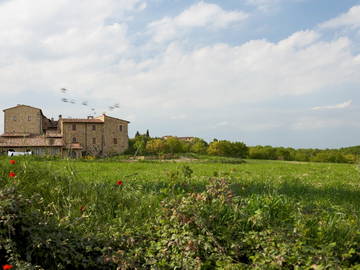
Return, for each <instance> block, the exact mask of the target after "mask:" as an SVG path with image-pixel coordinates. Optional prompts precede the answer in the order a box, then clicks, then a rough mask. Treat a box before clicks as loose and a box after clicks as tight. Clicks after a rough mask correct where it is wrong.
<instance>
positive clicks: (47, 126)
mask: <svg viewBox="0 0 360 270" xmlns="http://www.w3.org/2000/svg"><path fill="white" fill-rule="evenodd" d="M4 114H5V115H4V134H2V135H1V136H0V154H1V153H2V154H6V153H8V152H9V151H11V152H31V153H33V154H35V155H58V156H71V157H80V156H85V155H93V156H95V155H96V156H98V155H102V156H106V155H112V154H119V153H122V152H124V151H125V150H126V149H127V148H128V124H129V122H128V121H126V120H122V119H118V118H114V117H110V116H107V115H105V114H103V115H101V116H99V117H95V118H94V117H92V116H89V117H87V118H86V119H74V118H63V117H61V115H60V116H59V119H58V120H57V121H55V120H54V119H48V118H47V117H46V116H44V114H43V113H42V111H41V109H38V108H34V107H31V106H27V105H17V106H15V107H12V108H8V109H5V110H4Z"/></svg>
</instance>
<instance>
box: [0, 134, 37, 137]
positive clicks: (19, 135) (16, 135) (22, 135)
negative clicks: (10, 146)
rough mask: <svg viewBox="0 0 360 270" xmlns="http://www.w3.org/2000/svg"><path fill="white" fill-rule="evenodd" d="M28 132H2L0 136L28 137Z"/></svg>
mask: <svg viewBox="0 0 360 270" xmlns="http://www.w3.org/2000/svg"><path fill="white" fill-rule="evenodd" d="M30 135H31V134H30V133H4V134H1V135H0V137H29V136H30Z"/></svg>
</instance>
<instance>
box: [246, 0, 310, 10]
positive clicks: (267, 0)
mask: <svg viewBox="0 0 360 270" xmlns="http://www.w3.org/2000/svg"><path fill="white" fill-rule="evenodd" d="M301 1H303V0H247V1H246V2H247V3H248V4H249V5H253V6H255V7H256V8H257V9H259V10H261V11H271V10H275V9H277V8H278V7H279V6H280V5H281V4H282V3H286V2H301Z"/></svg>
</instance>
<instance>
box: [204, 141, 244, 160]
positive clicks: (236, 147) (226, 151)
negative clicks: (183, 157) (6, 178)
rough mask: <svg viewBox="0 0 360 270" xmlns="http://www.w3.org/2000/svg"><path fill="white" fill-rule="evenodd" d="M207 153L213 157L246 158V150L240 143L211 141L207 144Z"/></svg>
mask: <svg viewBox="0 0 360 270" xmlns="http://www.w3.org/2000/svg"><path fill="white" fill-rule="evenodd" d="M207 153H208V154H209V155H215V156H230V157H246V156H247V154H248V148H247V147H246V145H245V144H244V143H241V142H229V141H224V140H222V141H213V142H211V143H210V144H209V147H208V149H207Z"/></svg>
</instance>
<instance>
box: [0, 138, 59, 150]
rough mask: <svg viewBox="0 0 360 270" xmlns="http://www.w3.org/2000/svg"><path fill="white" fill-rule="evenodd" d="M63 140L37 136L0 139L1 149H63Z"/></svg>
mask: <svg viewBox="0 0 360 270" xmlns="http://www.w3.org/2000/svg"><path fill="white" fill-rule="evenodd" d="M63 145H64V142H63V140H62V138H46V137H44V136H35V137H30V138H4V137H3V138H0V147H50V146H51V147H61V146H63Z"/></svg>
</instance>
